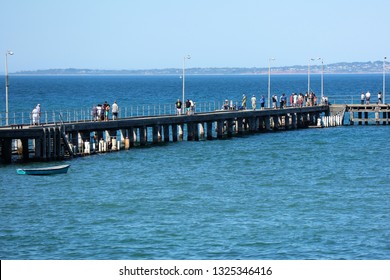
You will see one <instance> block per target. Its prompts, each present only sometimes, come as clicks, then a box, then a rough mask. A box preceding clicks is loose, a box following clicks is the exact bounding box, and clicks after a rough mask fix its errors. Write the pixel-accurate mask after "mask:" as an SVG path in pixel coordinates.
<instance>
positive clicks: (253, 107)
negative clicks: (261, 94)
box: [251, 95, 256, 110]
mask: <svg viewBox="0 0 390 280" xmlns="http://www.w3.org/2000/svg"><path fill="white" fill-rule="evenodd" d="M251 102H252V109H253V110H256V96H255V95H253V96H252V98H251Z"/></svg>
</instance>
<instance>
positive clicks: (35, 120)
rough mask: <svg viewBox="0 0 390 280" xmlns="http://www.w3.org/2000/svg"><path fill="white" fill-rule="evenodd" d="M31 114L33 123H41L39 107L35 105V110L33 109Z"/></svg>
mask: <svg viewBox="0 0 390 280" xmlns="http://www.w3.org/2000/svg"><path fill="white" fill-rule="evenodd" d="M31 115H32V122H33V125H38V124H39V111H38V107H35V108H34V110H32V112H31Z"/></svg>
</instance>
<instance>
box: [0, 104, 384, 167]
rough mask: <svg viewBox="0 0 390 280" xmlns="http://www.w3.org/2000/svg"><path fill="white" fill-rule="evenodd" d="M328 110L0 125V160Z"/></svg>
mask: <svg viewBox="0 0 390 280" xmlns="http://www.w3.org/2000/svg"><path fill="white" fill-rule="evenodd" d="M329 113H330V107H329V106H327V105H320V106H311V107H302V108H298V107H287V108H284V109H265V110H226V111H211V112H202V113H196V114H191V115H161V116H142V117H130V118H123V119H118V120H110V121H83V122H68V123H64V122H53V123H46V124H43V125H38V126H32V125H30V124H13V125H10V126H3V127H0V152H1V160H2V162H4V163H11V162H12V161H13V158H15V157H16V158H17V160H18V161H22V162H27V161H52V160H62V159H65V158H69V157H73V156H77V155H89V154H91V153H98V152H109V151H119V150H122V149H130V148H131V147H134V146H136V145H139V146H146V145H148V144H157V143H159V142H176V141H179V140H187V141H198V140H201V139H205V140H212V139H222V138H230V137H233V136H235V135H240V134H244V133H258V132H267V131H278V130H289V129H300V128H306V127H309V126H316V125H318V120H319V119H320V118H321V115H325V116H328V115H329ZM387 116H388V115H387Z"/></svg>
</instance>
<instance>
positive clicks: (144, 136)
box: [139, 126, 148, 146]
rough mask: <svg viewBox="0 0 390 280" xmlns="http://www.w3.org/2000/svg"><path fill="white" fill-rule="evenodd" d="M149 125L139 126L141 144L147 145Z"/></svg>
mask: <svg viewBox="0 0 390 280" xmlns="http://www.w3.org/2000/svg"><path fill="white" fill-rule="evenodd" d="M147 132H148V131H147V127H145V126H141V127H140V128H139V141H140V145H141V146H146V142H147Z"/></svg>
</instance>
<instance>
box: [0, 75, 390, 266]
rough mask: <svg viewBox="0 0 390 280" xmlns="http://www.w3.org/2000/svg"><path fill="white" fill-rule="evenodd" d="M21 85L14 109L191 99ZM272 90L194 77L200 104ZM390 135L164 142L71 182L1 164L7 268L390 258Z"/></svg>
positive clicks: (108, 88)
mask: <svg viewBox="0 0 390 280" xmlns="http://www.w3.org/2000/svg"><path fill="white" fill-rule="evenodd" d="M11 78H12V85H13V90H14V91H15V93H14V95H13V96H12V98H13V100H18V102H14V103H15V104H13V105H12V106H13V107H12V108H13V109H15V110H16V107H18V109H20V110H28V109H29V107H31V106H32V105H33V104H34V103H36V102H37V100H40V101H39V102H40V103H43V104H45V105H44V106H46V107H50V108H51V107H55V106H61V105H62V106H69V107H75V108H77V106H80V105H81V104H84V103H86V105H85V106H88V105H89V104H93V103H94V102H100V101H101V100H103V99H108V101H110V100H111V99H114V98H115V99H117V100H118V102H119V104H126V103H127V102H129V103H145V104H150V103H151V102H155V101H159V102H160V101H161V102H162V103H165V102H166V103H169V102H174V101H172V100H175V99H176V98H177V97H178V96H179V97H180V96H181V81H180V79H179V78H178V77H171V76H169V77H131V76H130V77H129V76H120V77H115V76H113V77H94V76H89V77H11ZM306 79H307V77H306V76H304V75H302V76H300V75H298V76H275V77H273V80H272V81H273V83H275V85H274V86H273V88H275V90H276V89H277V88H279V89H282V90H285V91H286V92H291V90H288V88H289V87H290V88H294V90H296V91H299V90H300V88H302V91H304V89H305V80H306ZM266 82H267V77H254V76H243V77H241V76H211V77H210V76H207V77H203V76H194V77H192V76H189V77H188V78H187V79H186V84H187V92H188V96H189V97H190V96H195V98H196V100H200V101H208V100H212V99H214V98H215V99H224V98H229V99H230V98H235V97H236V96H237V99H238V100H239V98H240V97H241V95H242V93H243V92H244V91H245V92H246V93H247V94H252V93H256V94H258V93H261V92H264V94H265V92H266V90H267V87H266V85H267V84H266ZM312 83H313V87H316V88H319V77H317V76H314V77H313V80H312ZM326 84H327V85H328V86H327V88H326V89H327V90H328V91H329V92H330V91H331V92H334V95H335V96H337V97H338V98H339V97H340V98H339V99H340V100H341V99H343V98H344V99H345V98H350V97H347V96H349V95H350V96H353V95H356V97H357V98H356V100H358V96H359V94H360V92H361V91H362V90H365V91H366V90H368V89H369V90H370V91H371V92H375V91H376V90H377V89H381V76H380V75H335V76H329V77H327V79H326ZM331 85H332V86H331ZM17 89H19V91H17ZM16 91H17V92H16ZM24 91H25V92H24ZM21 92H24V93H23V94H22V93H21ZM26 93H29V97H28V99H24V95H25V94H26ZM142 93H144V94H142ZM192 98H194V97H192ZM29 100H30V101H29ZM125 100H126V101H125ZM16 104H17V105H16ZM389 135H390V127H389V126H344V127H335V128H324V129H302V130H294V131H282V132H271V133H259V134H251V135H245V136H242V137H234V138H232V139H229V140H211V141H197V142H195V141H194V142H187V141H181V142H176V143H164V144H159V145H155V146H148V147H146V148H134V149H131V150H129V151H120V152H113V153H107V154H103V155H94V156H89V157H80V158H75V159H73V160H71V161H70V162H69V163H71V168H70V170H69V172H68V173H67V174H65V175H56V176H45V177H34V176H21V175H17V174H16V168H18V167H20V165H16V164H11V165H0V182H1V183H0V184H1V187H0V199H1V201H0V211H1V219H0V258H1V259H389V258H390V241H389V240H390V223H389V221H390V203H389V202H390V181H389V174H390V167H389V164H388V163H387V159H388V158H389V156H390V149H389V141H388V139H389ZM31 165H33V166H42V165H44V164H42V163H30V164H28V166H31ZM22 166H23V165H22Z"/></svg>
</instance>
